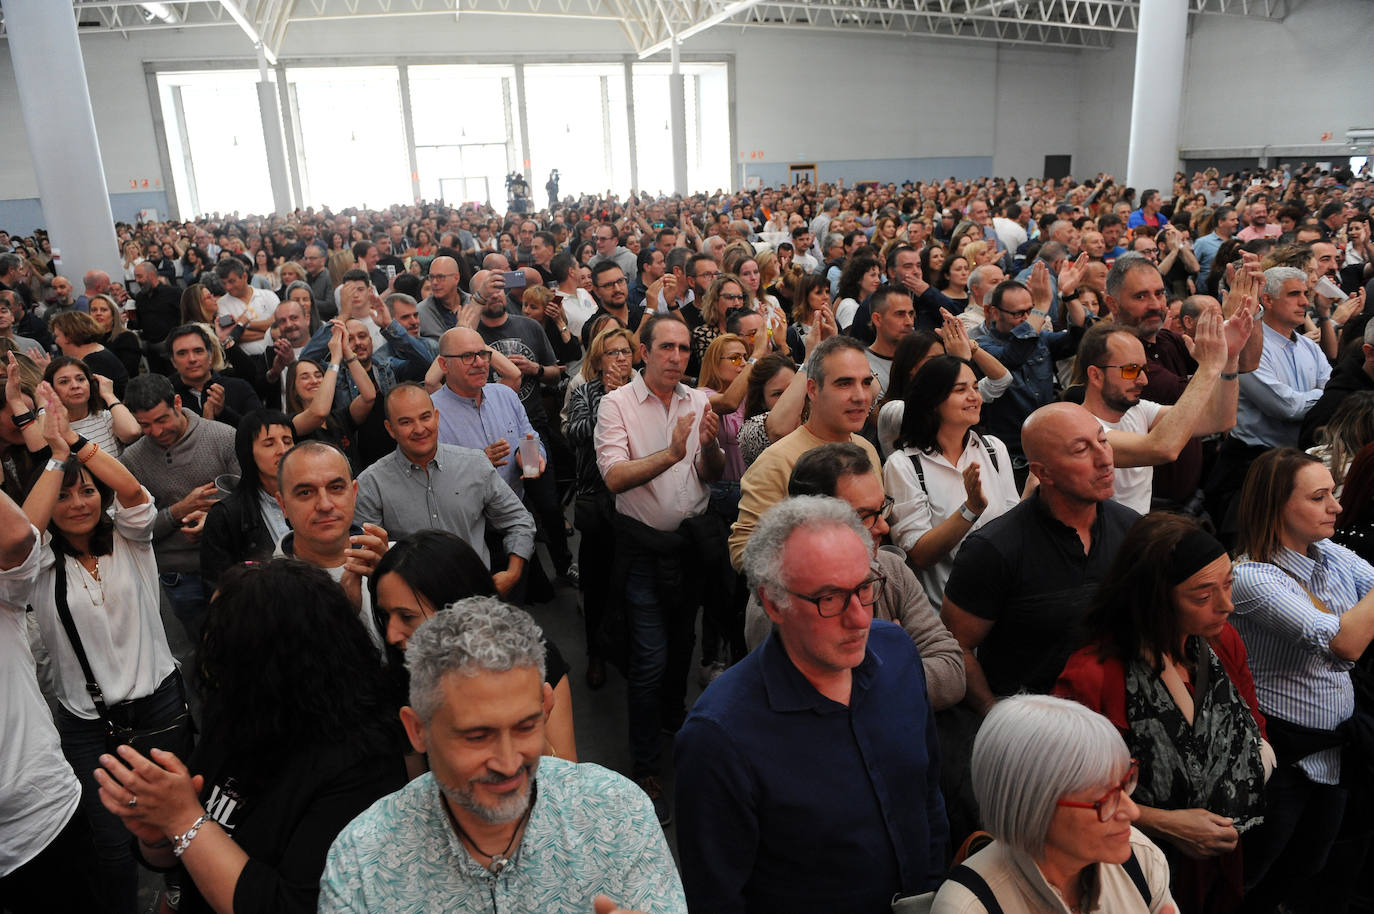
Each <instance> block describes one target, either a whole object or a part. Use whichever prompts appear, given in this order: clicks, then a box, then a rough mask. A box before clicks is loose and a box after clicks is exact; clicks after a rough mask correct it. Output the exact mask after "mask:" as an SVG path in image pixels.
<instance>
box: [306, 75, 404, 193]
mask: <svg viewBox="0 0 1374 914" xmlns="http://www.w3.org/2000/svg"><path fill="white" fill-rule="evenodd" d="M286 77H287V82H288V83H289V85H290V89H291V98H292V107H293V109H294V114H295V118H294V120H295V123H296V128H297V135H296V142H297V149H296V155H297V156H299V158H300V176H301V199H302V200H304V201H305V205H306V206H316V207H320V206H328V207H332V208H333V209H336V210H338V209H343V208H345V207H350V206H366V207H368V208H371V209H381V208H382V207H385V206H390V205H391V204H393V203H406V202H409V201H410V199H411V189H410V161H409V157H408V156H407V155H406V143H405V132H404V130H403V129H402V126H401V94H400V90H399V88H398V82H397V73H396V68H395V67H299V68H292V69H290V70H287V71H286Z"/></svg>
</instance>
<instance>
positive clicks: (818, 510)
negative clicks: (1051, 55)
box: [676, 496, 948, 912]
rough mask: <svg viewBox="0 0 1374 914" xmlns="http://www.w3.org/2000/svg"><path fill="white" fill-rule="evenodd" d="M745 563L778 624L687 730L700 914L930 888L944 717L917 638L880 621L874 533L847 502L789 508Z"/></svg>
mask: <svg viewBox="0 0 1374 914" xmlns="http://www.w3.org/2000/svg"><path fill="white" fill-rule="evenodd" d="M743 564H744V569H745V572H746V574H747V575H748V576H749V586H750V588H751V589H752V590H753V591H754V592H755V593H756V594H757V596H758V599H759V601H760V602H761V603H762V604H763V609H764V612H766V613H767V615H768V618H769V619H770V620H771V621H772V623H773V625H774V630H773V632H772V634H770V635H769V636H768V638H767V639H766V640H765V641H764V642H763V644H761V645H760V646H759V647H758V649H757V650H755V651H753V652H752V653H751V654H749V655H748V656H747V657H745V658H744V659H743V660H741V661H740V662H739V663H737V664H735V665H734V666H733V667H731V668H730V669H728V670H726V671H725V672H724V673H723V674H721V676H720V677H719V678H717V679H716V680H715V681H714V682H713V683H712V684H711V685H710V687H709V688H707V690H706V691H705V693H703V694H702V696H701V698H699V699H698V700H697V703H696V705H695V706H693V708H692V712H691V714H690V715H689V716H688V718H687V722H686V723H685V724H684V725H683V727H682V730H681V731H679V733H678V736H677V747H676V769H677V795H676V807H677V810H678V815H679V823H678V856H679V859H680V861H681V863H682V874H683V882H684V883H685V885H686V887H687V893H688V897H689V899H690V902H691V907H692V910H694V911H732V912H745V911H749V912H765V911H781V910H807V911H845V912H878V911H885V910H888V909H889V906H890V904H891V901H892V898H893V896H894V895H899V894H900V895H908V894H914V893H919V892H923V891H927V890H928V889H929V888H932V887H934V886H935V885H937V884H938V883H939V882H940V880H941V877H942V870H943V868H944V854H945V845H946V843H947V839H948V826H947V824H946V821H945V807H944V802H943V800H942V799H941V795H940V788H939V762H938V752H937V748H936V743H937V741H936V735H935V718H934V714H933V712H932V711H931V707H930V702H929V700H928V698H927V693H926V678H925V673H924V672H923V670H922V665H921V658H920V655H919V654H918V653H917V651H916V647H915V645H914V644H912V642H911V638H910V637H909V636H908V635H907V634H906V633H905V632H904V631H903V630H902V629H901V628H900V627H899V626H897V625H895V624H893V623H891V622H884V621H877V620H874V618H873V605H874V604H875V603H876V602H877V601H878V598H879V597H880V596H881V594H882V591H883V586H884V582H885V579H884V576H883V573H882V572H881V571H879V570H877V569H876V568H875V567H874V566H873V564H872V537H871V535H870V533H869V532H868V530H867V529H865V527H864V526H863V524H862V522H860V520H859V517H858V515H857V514H855V513H854V510H853V508H851V507H850V506H849V504H848V503H846V502H843V501H840V500H839V499H836V498H829V497H824V496H797V497H793V498H787V499H785V500H783V501H780V502H779V503H778V504H777V505H775V506H774V507H772V508H771V509H769V510H768V511H767V512H765V513H764V514H763V515H762V517H761V518H760V519H759V523H758V526H757V527H756V528H755V529H754V532H753V534H752V535H751V536H750V538H749V542H748V543H747V545H746V546H745V548H744V559H743ZM818 862H823V865H817V863H818ZM802 900H804V903H803V902H802ZM799 904H800V907H799Z"/></svg>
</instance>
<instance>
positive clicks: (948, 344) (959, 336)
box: [935, 261, 1043, 362]
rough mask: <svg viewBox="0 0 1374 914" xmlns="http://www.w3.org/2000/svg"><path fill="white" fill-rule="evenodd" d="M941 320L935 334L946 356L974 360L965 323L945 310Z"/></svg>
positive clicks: (941, 312) (941, 314)
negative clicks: (942, 323) (940, 324)
mask: <svg viewBox="0 0 1374 914" xmlns="http://www.w3.org/2000/svg"><path fill="white" fill-rule="evenodd" d="M1041 263H1043V261H1042V262H1041ZM940 318H941V319H942V320H943V321H944V326H942V327H940V328H938V329H937V330H936V331H935V334H936V335H937V336H939V337H940V340H941V341H942V342H943V343H944V344H945V355H952V356H954V357H955V358H957V359H963V360H964V361H965V362H967V361H968V360H970V359H972V358H973V341H972V340H970V339H969V337H968V329H967V328H966V327H965V326H964V322H963V321H961V320H959V318H957V317H955V316H954V315H953V314H950V313H949V311H947V310H946V309H944V308H941V309H940Z"/></svg>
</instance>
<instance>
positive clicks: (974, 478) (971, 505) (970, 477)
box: [962, 463, 988, 514]
mask: <svg viewBox="0 0 1374 914" xmlns="http://www.w3.org/2000/svg"><path fill="white" fill-rule="evenodd" d="M962 475H963V477H964V500H965V501H966V502H968V509H969V510H970V511H972V512H973V513H974V514H982V513H983V512H984V511H986V510H987V509H988V498H987V496H986V495H984V494H983V481H982V466H981V464H977V463H970V464H969V465H968V466H966V467H964V471H963V474H962Z"/></svg>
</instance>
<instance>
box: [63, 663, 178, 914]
mask: <svg viewBox="0 0 1374 914" xmlns="http://www.w3.org/2000/svg"><path fill="white" fill-rule="evenodd" d="M181 709H182V693H181V687H180V685H179V684H178V682H177V681H176V679H175V677H168V679H166V680H165V681H164V682H163V683H162V684H161V685H159V686H158V688H157V691H155V692H153V694H152V695H151V696H150V700H148V701H147V702H146V704H145V705H144V706H142V707H141V708H140V710H141V712H142V713H141V714H140V716H139V720H138V722H137V725H138V726H139V727H140V728H144V727H155V726H159V725H164V726H165V725H168V724H170V723H171V722H172V721H173V720H175V719H176V716H177V715H178V714H180V713H181ZM57 730H58V733H60V734H61V736H62V754H63V755H65V756H66V757H67V761H68V762H69V763H71V766H72V770H73V771H75V772H76V778H77V780H79V781H80V782H81V811H82V812H83V813H84V814H85V816H86V820H87V821H88V822H90V824H91V837H92V838H93V839H94V841H95V852H96V856H97V857H98V858H99V861H100V867H99V869H100V883H101V896H102V897H103V898H104V899H105V900H106V902H107V910H109V911H110V912H112V914H133V912H134V911H135V910H136V908H137V905H138V868H137V866H136V865H135V863H134V855H133V851H132V850H131V848H130V842H131V840H132V837H133V836H132V835H130V834H129V830H128V829H127V828H125V827H124V823H123V822H121V821H120V820H119V818H118V817H117V816H114V815H112V814H111V813H109V812H107V811H106V809H105V807H104V806H102V805H101V804H100V796H99V793H98V791H99V787H100V785H99V784H97V783H96V781H95V769H96V768H99V767H100V756H102V755H104V754H105V753H106V752H107V751H109V750H108V749H107V748H106V745H105V725H104V723H103V722H102V721H100V720H85V719H84V718H80V717H76V716H74V715H72V714H71V713H69V712H68V711H67V710H66V709H64V708H59V709H58V712H57ZM182 761H183V762H185V761H187V759H182Z"/></svg>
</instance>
